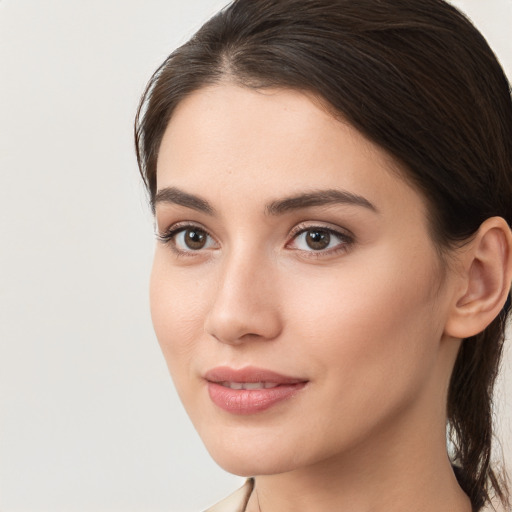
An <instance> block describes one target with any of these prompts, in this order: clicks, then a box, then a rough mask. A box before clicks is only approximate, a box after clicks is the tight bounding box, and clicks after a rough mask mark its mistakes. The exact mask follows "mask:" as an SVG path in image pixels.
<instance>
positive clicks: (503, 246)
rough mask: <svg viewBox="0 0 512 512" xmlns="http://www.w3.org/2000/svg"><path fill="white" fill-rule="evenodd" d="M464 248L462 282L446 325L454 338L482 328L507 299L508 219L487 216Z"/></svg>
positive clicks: (511, 241)
mask: <svg viewBox="0 0 512 512" xmlns="http://www.w3.org/2000/svg"><path fill="white" fill-rule="evenodd" d="M462 250H463V255H462V260H463V262H462V263H463V268H462V275H461V279H462V285H461V286H460V289H459V290H460V291H459V292H458V293H457V295H456V296H455V297H454V300H453V306H452V309H451V312H450V315H449V318H448V319H447V323H446V326H445V334H447V335H449V336H451V337H454V338H469V337H470V336H474V335H475V334H478V333H480V332H482V331H483V330H484V329H485V328H486V327H487V326H488V325H489V324H490V323H491V322H492V321H493V320H494V319H495V318H496V317H497V316H498V314H499V312H500V311H501V309H502V308H503V305H504V304H505V301H506V300H507V296H508V294H509V293H510V286H511V281H512V233H511V230H510V228H509V226H508V224H507V222H506V221H505V220H504V219H503V218H502V217H491V218H489V219H487V220H486V221H485V222H483V223H482V225H481V226H480V228H479V229H478V231H477V233H476V235H475V237H474V238H473V240H471V242H470V243H469V244H468V245H467V246H465V247H464V249H462Z"/></svg>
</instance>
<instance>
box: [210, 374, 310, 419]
mask: <svg viewBox="0 0 512 512" xmlns="http://www.w3.org/2000/svg"><path fill="white" fill-rule="evenodd" d="M204 378H205V379H206V381H207V383H208V393H209V395H210V398H211V400H212V402H213V403H214V404H215V405H217V406H218V407H220V408H221V409H223V410H225V411H227V412H230V413H232V414H255V413H257V412H261V411H265V410H267V409H269V408H270V407H272V406H273V405H275V404H277V403H279V402H282V401H283V400H287V399H288V398H291V397H292V396H294V395H295V394H296V393H297V392H298V391H300V390H301V389H303V388H304V386H305V385H306V384H307V380H304V379H299V378H294V377H288V376H286V375H281V374H279V373H276V372H272V371H270V370H264V369H261V368H255V367H251V366H248V367H245V368H242V369H239V370H235V369H233V368H229V367H227V366H222V367H217V368H213V369H212V370H209V371H208V372H206V374H205V376H204Z"/></svg>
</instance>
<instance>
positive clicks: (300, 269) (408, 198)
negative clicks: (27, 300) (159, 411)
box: [151, 83, 471, 512]
mask: <svg viewBox="0 0 512 512" xmlns="http://www.w3.org/2000/svg"><path fill="white" fill-rule="evenodd" d="M400 173H401V170H400V168H399V166H398V165H397V164H396V163H395V162H394V161H393V159H392V158H391V157H390V156H389V155H387V154H386V153H385V152H384V151H383V150H382V149H380V148H379V147H377V146H376V145H374V144H372V143H371V142H369V141H368V140H367V139H365V138H364V137H363V136H362V135H361V134H360V133H359V132H357V131H356V130H355V129H354V128H352V127H351V126H350V125H348V124H344V123H341V122H339V121H337V120H335V119H333V117H332V116H330V115H329V114H328V113H327V112H326V110H325V109H323V108H322V107H321V105H319V103H318V102H316V101H314V100H313V99H312V98H311V97H309V96H308V95H306V94H305V93H301V92H297V91H290V90H262V91H254V90H250V89H246V88H241V87H238V86H236V85H233V84H230V83H223V84H220V85H216V86H211V87H208V88H204V89H201V90H199V91H196V92H195V93H193V94H192V95H190V96H189V97H188V98H187V99H185V100H184V101H182V102H181V103H180V105H178V107H177V109H176V111H175V112H174V114H173V117H172V119H171V121H170V123H169V125H168V127H167V130H166V132H165V134H164V138H163V141H162V145H161V148H160V153H159V159H158V166H157V188H158V190H159V191H160V196H159V197H160V199H161V200H159V201H157V203H156V224H157V230H158V233H159V234H160V236H161V237H162V238H165V235H166V234H168V233H169V230H171V231H172V229H173V228H175V229H182V231H181V232H178V233H177V234H174V235H173V236H168V237H167V239H166V240H165V241H163V240H162V241H159V242H158V243H157V246H156V251H155V258H154V266H153V271H152V276H151V310H152V317H153V323H154V327H155V331H156V334H157V337H158V340H159V343H160V345H161V348H162V351H163V354H164V356H165V359H166V361H167V364H168V366H169V369H170V372H171V374H172V377H173V379H174V382H175V385H176V388H177V390H178V393H179V395H180V397H181V399H182V401H183V403H184V406H185V408H186V410H187V412H188V414H189V415H190V418H191V419H192V421H193V423H194V425H195V427H196V428H197V430H198V432H199V434H200V436H201V437H202V439H203V441H204V443H205V445H206V447H207V449H208V450H209V452H210V453H211V455H212V456H213V458H214V459H215V460H216V461H217V462H218V463H219V464H220V465H221V466H222V467H223V468H225V469H226V470H227V471H230V472H232V473H235V474H238V475H246V476H252V475H257V477H256V486H255V492H253V494H252V495H251V498H250V501H249V504H248V510H249V511H250V512H252V511H256V510H261V511H263V512H267V511H274V512H275V511H277V510H279V511H280V512H287V511H292V510H293V511H294V512H300V511H306V510H307V511H308V512H314V511H332V510H340V511H345V510H346V511H350V512H369V511H373V512H376V511H389V510H393V511H394V512H397V511H402V510H403V511H406V510H407V511H409V510H411V507H413V509H414V510H415V511H433V510H435V511H436V512H442V511H447V512H448V511H451V512H454V511H460V512H469V511H470V510H471V507H470V505H469V501H468V499H467V497H466V496H465V495H464V493H463V492H462V491H461V489H460V488H459V486H458V485H457V482H456V480H455V478H454V475H453V472H452V469H451V466H450V463H449V460H448V457H447V454H446V446H445V421H446V418H445V403H446V395H447V389H448V383H449V377H450V374H451V371H452V368H453V364H454V361H455V357H456V354H457V351H458V348H459V346H460V339H458V338H457V337H454V336H451V335H449V333H448V332H447V329H446V326H447V324H448V323H449V322H452V321H453V318H452V316H451V313H452V310H453V303H454V297H455V296H456V295H457V294H458V293H459V294H460V292H461V289H462V288H463V284H461V282H462V281H461V279H462V278H461V275H462V273H461V271H460V268H458V267H457V265H455V264H454V265H450V266H449V267H446V266H445V265H443V264H442V262H441V261H440V258H439V253H438V251H437V250H436V248H435V246H434V244H433V242H432V240H431V237H430V235H429V230H428V225H427V218H426V205H425V202H424V200H423V198H422V196H421V195H420V194H419V193H418V192H417V191H416V190H414V189H413V188H411V186H410V185H408V184H407V182H406V181H405V180H404V179H402V178H401V176H400ZM170 188H172V189H173V190H175V189H178V190H180V191H182V192H185V193H187V194H191V195H193V196H195V197H196V198H199V199H200V200H201V201H203V203H199V206H198V204H197V203H190V202H189V203H187V204H188V205H184V204H176V195H174V196H173V195H172V194H171V195H169V194H167V196H166V194H165V192H162V191H166V190H169V189H170ZM318 190H331V191H332V190H336V191H344V192H348V193H350V194H352V195H357V196H358V197H359V198H364V199H365V200H366V201H367V202H368V203H370V204H371V205H373V207H369V206H368V205H362V204H350V203H349V204H342V203H332V204H324V205H317V206H303V207H299V208H293V209H286V210H285V211H282V212H279V213H276V212H274V213H269V211H268V210H269V208H268V205H269V204H271V203H273V202H274V203H275V202H276V201H280V200H282V199H283V198H289V197H292V196H296V195H300V194H304V193H312V192H316V191H318ZM180 197H181V196H180ZM178 202H182V203H183V201H181V200H178ZM204 202H207V203H208V205H209V206H210V210H211V211H203V210H205V208H204ZM188 224H192V225H193V226H194V227H195V228H196V229H200V230H202V231H201V232H202V233H204V236H206V237H207V238H206V243H205V245H204V246H203V247H202V248H199V249H197V248H190V247H188V246H187V245H186V243H185V242H184V237H183V234H184V233H185V231H183V230H184V229H185V228H186V226H187V225H188ZM313 228H316V229H318V228H323V229H324V230H333V231H336V232H339V233H340V235H339V236H338V235H335V234H334V233H333V232H331V234H330V237H331V242H330V244H329V246H328V247H327V249H323V250H313V249H312V248H311V247H310V246H308V244H307V239H306V234H307V232H306V231H304V230H307V229H310V230H311V229H313ZM313 231H314V229H313ZM309 233H312V231H309ZM248 365H252V366H257V367H261V368H266V369H269V370H272V371H275V372H278V373H281V374H284V375H288V376H293V377H300V378H301V379H304V380H307V381H308V383H307V385H306V387H305V388H304V389H303V390H301V391H300V392H298V393H297V394H296V395H295V396H293V397H292V398H291V399H289V400H286V401H284V402H281V403H279V404H277V405H275V406H273V407H271V408H270V409H268V410H266V411H263V412H260V413H257V414H252V415H242V416H240V415H234V414H230V413H228V412H226V411H224V410H221V409H220V408H219V407H217V406H216V405H215V404H213V403H212V401H211V399H210V397H209V395H208V391H207V384H206V382H205V380H204V378H203V376H204V373H205V372H206V371H207V370H209V369H211V368H214V367H217V366H230V367H232V368H243V367H245V366H248Z"/></svg>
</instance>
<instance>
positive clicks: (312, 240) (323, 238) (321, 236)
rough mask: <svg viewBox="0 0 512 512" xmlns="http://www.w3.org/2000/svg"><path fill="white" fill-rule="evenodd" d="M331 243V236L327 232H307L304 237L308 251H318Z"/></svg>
mask: <svg viewBox="0 0 512 512" xmlns="http://www.w3.org/2000/svg"><path fill="white" fill-rule="evenodd" d="M330 242H331V235H330V234H329V232H328V231H320V230H316V231H308V233H307V236H306V243H307V244H308V247H309V248H310V249H314V250H316V251H319V250H321V249H325V248H326V247H328V246H329V243H330Z"/></svg>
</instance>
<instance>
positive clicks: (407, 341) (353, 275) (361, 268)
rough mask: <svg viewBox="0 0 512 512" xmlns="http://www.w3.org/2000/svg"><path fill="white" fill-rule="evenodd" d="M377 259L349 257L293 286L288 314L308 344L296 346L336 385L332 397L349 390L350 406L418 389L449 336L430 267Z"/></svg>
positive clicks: (371, 403)
mask: <svg viewBox="0 0 512 512" xmlns="http://www.w3.org/2000/svg"><path fill="white" fill-rule="evenodd" d="M375 261H379V262H380V265H376V264H375ZM349 263H350V264H349ZM370 263H371V262H368V264H365V262H364V259H363V258H361V261H360V262H358V263H357V264H354V263H353V262H352V261H350V262H349V260H348V259H347V264H346V266H340V267H339V268H338V269H337V271H336V272H332V273H330V274H329V275H326V276H321V274H320V273H319V272H316V273H315V274H308V273H304V274H302V276H301V278H300V279H298V280H296V281H295V283H293V284H290V286H289V287H288V291H289V294H288V297H287V299H288V300H287V302H288V305H289V309H288V312H289V315H293V317H294V318H295V322H294V323H295V325H296V333H295V334H296V336H297V337H298V338H299V339H302V340H303V343H304V344H303V348H301V347H300V346H298V347H297V350H299V351H302V352H303V354H302V355H303V356H304V357H308V358H310V360H311V361H312V364H317V366H318V374H319V375H321V377H320V379H323V381H324V382H325V384H326V385H327V386H329V389H330V391H331V392H330V393H329V395H328V398H327V396H326V398H327V399H328V400H330V399H331V398H332V396H340V390H341V389H343V392H342V393H343V403H344V405H347V407H348V408H350V404H353V403H354V402H356V401H358V402H361V401H363V402H365V403H366V404H367V406H368V407H371V408H375V407H377V408H378V407H379V405H380V404H383V403H384V402H386V401H388V402H389V401H392V400H399V399H404V398H405V397H406V396H407V395H411V394H412V393H414V390H417V389H418V388H419V386H420V385H421V383H422V381H423V382H424V381H425V379H426V378H427V375H428V374H429V372H430V371H431V368H432V366H433V365H434V364H435V360H436V354H437V349H438V343H439V340H440V337H441V335H442V321H440V320H441V319H440V318H439V319H438V318H436V316H435V315H433V308H434V303H435V301H436V299H435V296H434V283H433V279H432V271H431V267H430V265H426V266H423V264H422V263H421V262H420V263H419V264H418V265H415V264H414V263H412V262H411V261H408V264H407V265H406V264H405V261H400V259H399V258H398V257H397V254H389V255H387V254H386V253H383V254H380V255H379V258H378V259H376V260H373V264H370ZM427 268H428V269H430V270H429V271H426V270H425V269H427ZM438 320H439V321H438ZM289 323H290V324H291V325H293V322H289ZM340 413H341V411H340Z"/></svg>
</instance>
